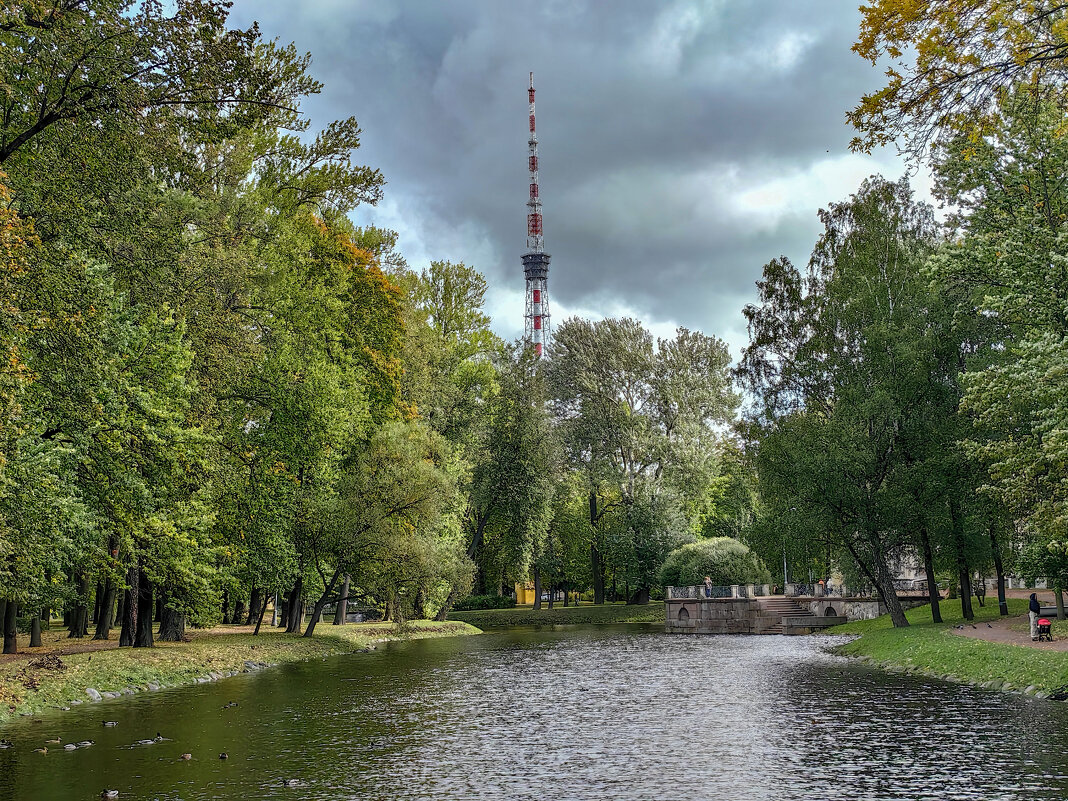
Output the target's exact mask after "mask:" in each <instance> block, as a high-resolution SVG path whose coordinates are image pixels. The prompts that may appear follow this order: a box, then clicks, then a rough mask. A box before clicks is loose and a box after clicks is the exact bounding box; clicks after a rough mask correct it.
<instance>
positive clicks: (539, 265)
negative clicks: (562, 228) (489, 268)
mask: <svg viewBox="0 0 1068 801" xmlns="http://www.w3.org/2000/svg"><path fill="white" fill-rule="evenodd" d="M527 97H528V98H529V99H530V141H529V142H528V144H529V145H530V158H529V160H528V167H529V169H530V200H528V201H527V210H528V211H527V252H526V253H524V254H523V275H524V276H525V277H526V279H527V308H526V313H525V315H524V317H525V321H526V323H525V325H524V327H523V335H524V338H525V339H526V341H527V342H529V343H531V344H532V345H534V353H535V355H536V356H537V357H538V358H541V354H542V350H543V349H544V346H545V345H547V344H548V343H549V334H550V331H549V254H548V253H546V252H545V240H544V239H543V238H542V230H541V197H540V196H539V194H538V134H537V132H536V130H535V127H534V73H533V72H532V73H530V87H529V88H528V89H527Z"/></svg>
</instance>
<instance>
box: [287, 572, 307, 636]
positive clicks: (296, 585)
mask: <svg viewBox="0 0 1068 801" xmlns="http://www.w3.org/2000/svg"><path fill="white" fill-rule="evenodd" d="M303 590H304V576H297V580H296V581H295V582H293V589H292V590H291V591H290V593H289V625H287V626H286V631H287V632H289V633H290V634H296V633H297V632H299V631H300V627H301V624H302V623H304V598H303V597H302V593H303Z"/></svg>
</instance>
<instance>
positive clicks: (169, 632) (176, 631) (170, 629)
mask: <svg viewBox="0 0 1068 801" xmlns="http://www.w3.org/2000/svg"><path fill="white" fill-rule="evenodd" d="M184 634H185V615H183V614H181V613H180V612H176V611H175V610H174V609H171V608H170V607H169V606H167V605H166V604H164V606H163V619H162V620H161V621H160V624H159V638H160V640H162V641H163V642H181V641H182V640H183V639H184V637H183V635H184Z"/></svg>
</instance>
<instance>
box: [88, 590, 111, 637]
mask: <svg viewBox="0 0 1068 801" xmlns="http://www.w3.org/2000/svg"><path fill="white" fill-rule="evenodd" d="M114 610H115V582H114V581H112V580H111V576H108V577H107V579H106V580H105V581H104V597H103V599H102V600H101V602H100V613H99V615H98V616H97V619H96V633H95V634H93V639H94V640H106V639H107V638H108V636H109V635H110V634H111V626H112V624H113V623H114V622H115V621H114V620H113V619H112V617H111V615H112V614H113V613H114Z"/></svg>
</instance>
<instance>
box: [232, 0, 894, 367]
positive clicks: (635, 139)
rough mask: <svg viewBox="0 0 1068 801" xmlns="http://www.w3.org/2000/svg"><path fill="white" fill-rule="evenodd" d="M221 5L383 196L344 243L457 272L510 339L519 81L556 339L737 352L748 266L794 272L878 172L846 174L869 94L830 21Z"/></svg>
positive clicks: (520, 139)
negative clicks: (337, 122)
mask: <svg viewBox="0 0 1068 801" xmlns="http://www.w3.org/2000/svg"><path fill="white" fill-rule="evenodd" d="M296 8H297V7H295V6H294V4H292V3H291V2H288V0H285V1H283V0H255V2H253V0H237V2H236V3H235V6H234V9H233V15H234V18H235V21H237V22H239V23H247V22H251V20H253V19H256V20H258V21H259V23H260V26H261V28H262V29H263V31H264V33H265V34H266V35H267V36H268V37H271V38H274V37H278V38H280V39H282V40H283V41H290V40H292V41H295V42H296V44H297V47H298V48H300V49H303V50H308V51H310V52H311V53H312V56H313V62H312V71H313V73H314V74H315V75H316V77H318V78H319V79H320V80H322V81H323V82H324V84H325V88H324V91H323V93H322V95H320V96H319V97H316V98H313V99H312V100H311V101H309V102H308V103H307V111H308V112H309V114H310V115H311V118H312V122H313V125H323V124H325V123H326V122H328V121H329V120H331V119H335V118H338V117H345V116H349V115H354V116H356V118H357V119H358V120H359V122H360V125H361V127H362V128H363V131H364V133H363V139H362V147H361V149H360V151H359V152H358V153H357V158H358V159H359V160H361V161H363V162H365V163H367V164H370V165H372V166H374V167H377V168H380V169H381V170H382V171H383V173H384V174H385V176H386V179H387V181H388V185H387V187H386V199H385V201H384V202H383V203H382V205H381V206H380V207H379V208H361V209H358V210H357V212H356V213H355V215H354V216H355V218H356V220H357V222H360V223H368V222H373V223H375V224H379V225H385V226H388V227H390V228H394V229H395V230H397V231H398V232H399V234H400V246H401V249H402V252H404V253H405V254H406V256H407V257H408V259H409V262H410V263H411V264H412V265H413V266H414V267H419V266H422V265H424V264H425V263H426V262H428V261H429V260H430V259H432V258H433V259H437V258H443V259H450V260H453V261H464V262H466V263H467V264H470V265H472V266H474V267H476V268H478V269H479V270H481V271H482V272H483V273H485V275H486V277H487V279H488V280H489V282H490V286H491V290H490V296H489V303H488V305H489V309H490V312H491V313H492V314H493V317H494V324H495V326H496V328H497V330H498V332H499V333H501V334H502V335H503V336H509V337H510V336H514V335H515V334H517V333H518V332H519V330H520V329H521V323H522V312H523V283H522V280H523V279H522V266H521V263H520V255H521V253H522V252H523V251H524V249H525V214H526V207H525V200H526V193H527V175H526V139H527V130H526V129H527V125H526V93H525V89H526V82H527V73H528V72H529V71H531V70H533V71H534V73H535V81H536V84H537V88H538V95H537V99H538V138H539V142H540V155H541V164H540V166H541V176H540V178H541V190H542V196H543V200H544V203H545V237H546V249H547V250H548V251H549V252H550V253H551V254H552V257H553V261H552V273H551V278H550V295H551V298H552V303H553V310H554V319H555V320H556V321H557V322H559V321H561V320H562V319H563V316H562V315H563V314H564V313H579V314H583V315H589V316H609V315H616V314H621V313H626V314H630V315H631V316H635V317H639V318H640V319H642V320H644V321H645V322H646V324H647V325H649V326H651V327H653V328H654V329H655V330H657V331H658V332H664V331H670V330H672V329H673V328H674V326H675V325H676V324H679V325H685V326H687V327H690V328H696V329H700V330H703V331H705V332H707V333H714V334H717V335H719V336H722V337H724V338H725V339H727V340H728V342H729V343H730V344H731V346H732V351H733V352H734V353H735V354H737V353H738V350H739V348H740V347H741V346H742V345H743V344H744V343H745V332H744V320H743V318H742V315H741V309H742V307H743V306H744V304H745V303H747V302H750V301H752V300H753V299H754V297H755V290H754V282H755V280H756V279H757V278H758V277H759V275H760V270H761V267H762V266H763V265H764V264H765V263H766V262H767V261H769V260H770V259H772V258H774V257H776V256H778V255H780V254H785V255H787V256H789V257H790V258H791V259H793V260H795V261H796V262H801V263H803V262H804V261H806V260H807V255H808V253H809V251H810V250H811V248H812V245H813V244H814V242H815V239H816V236H817V235H818V232H819V224H818V220H817V216H816V212H817V210H818V209H819V208H820V207H821V206H825V205H827V204H828V203H830V202H834V201H838V200H842V199H844V198H845V197H846V196H847V195H848V194H849V193H851V192H852V191H854V190H855V189H856V187H857V185H859V182H860V180H861V179H863V178H864V177H865V176H867V175H869V174H872V173H875V172H882V173H884V174H886V175H889V176H894V177H896V176H897V175H899V174H901V172H902V166H901V164H900V163H899V162H898V161H897V159H896V158H894V157H893V156H892V155H891V154H881V155H878V156H876V157H866V156H859V155H853V154H849V153H848V151H847V145H848V141H849V138H850V136H851V133H850V130H849V129H848V128H847V127H846V125H845V121H844V115H845V112H846V111H847V110H848V109H849V108H852V106H853V105H854V104H855V103H856V102H857V100H858V99H859V97H860V96H861V95H862V94H863V93H864V92H865V91H870V90H871V89H872V88H874V87H875V86H877V85H878V84H879V81H880V78H881V76H880V75H879V74H878V71H877V70H876V69H874V68H871V67H870V65H868V64H867V63H866V62H864V61H862V60H861V59H860V58H858V57H856V56H855V55H854V54H852V53H851V52H850V49H849V48H850V46H851V44H852V42H853V39H854V38H855V35H856V30H857V27H858V24H859V14H858V12H857V9H856V3H855V2H851V1H850V2H846V1H845V0H780V2H773V1H772V0H754V2H746V3H737V2H730V1H729V0H669V1H668V2H657V3H650V2H646V1H645V0H611V2H608V0H582V1H580V0H545V1H544V2H537V3H535V2H509V3H502V2H499V0H451V2H448V3H440V2H431V0H424V1H422V2H417V1H416V0H398V1H397V2H390V3H383V2H378V0H364V1H363V2H355V3H353V2H341V0H329V1H327V0H319V2H312V3H304V4H301V5H300V6H299V10H296Z"/></svg>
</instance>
